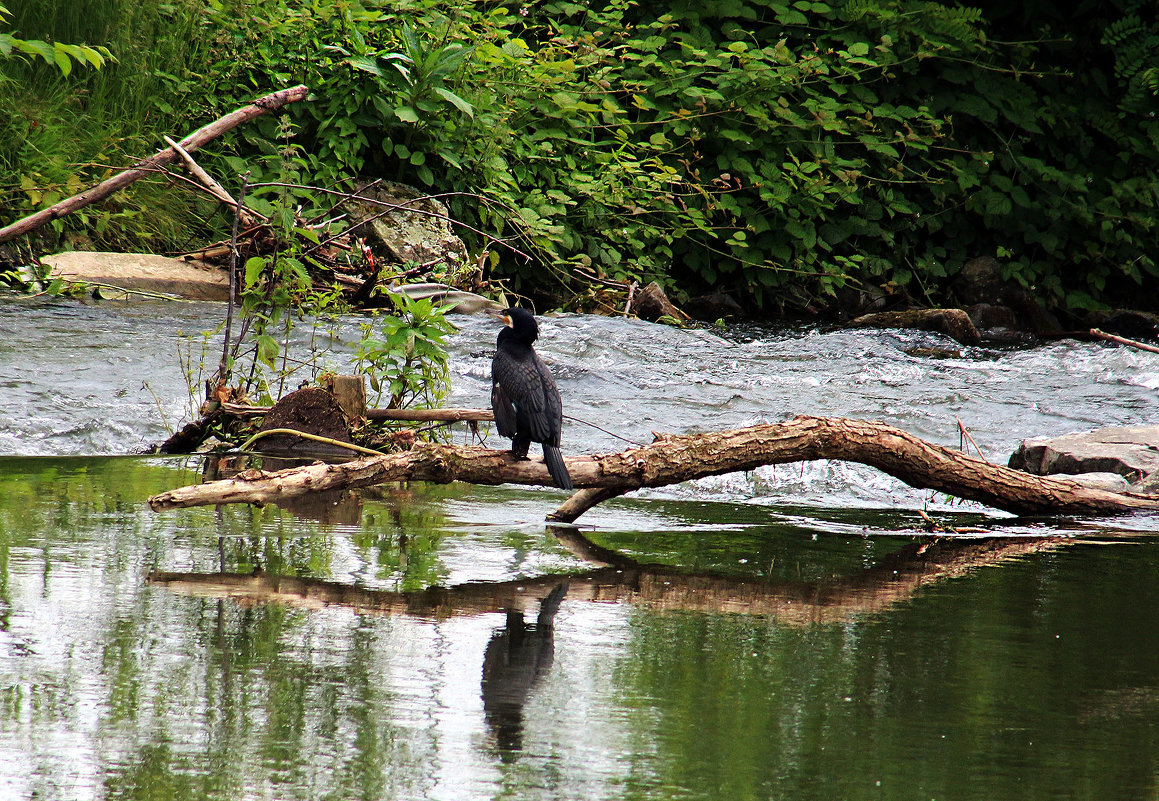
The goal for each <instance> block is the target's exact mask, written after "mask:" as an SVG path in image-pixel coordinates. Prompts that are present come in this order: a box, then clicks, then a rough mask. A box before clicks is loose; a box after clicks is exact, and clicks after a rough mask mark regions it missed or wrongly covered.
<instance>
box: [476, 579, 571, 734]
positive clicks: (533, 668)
mask: <svg viewBox="0 0 1159 801" xmlns="http://www.w3.org/2000/svg"><path fill="white" fill-rule="evenodd" d="M566 592H567V582H566V581H565V582H561V583H560V584H557V585H556V587H555V589H553V590H552V591H551V592H550V593H548V594H547V596H546V597H545V598H544V599H543V602H542V603H541V604H540V606H539V614H538V615H537V616H536V618H535V622H534V623H527V622H526V621H525V620H524V619H523V612H521V611H519V610H516V609H509V610H508V611H507V621H506V624H505V625H504V626H503V628H501V629H498V630H497V631H496V632H495V633H494V634H493V635H491V642H489V643H487V651H486V653H485V655H484V656H483V685H482V695H483V714H484V716H485V717H486V719H487V725H488V726H489V727H490V728H491V731H492V732H493V733H494V734H495V742H496V745H497V746H498V747H499V750H500V751H504V752H513V751H519V750H520V749H522V747H523V707H524V705H525V704H526V703H527V699H528V698H529V697H530V696H531V691H532V690H533V689H535V685H536V684H538V683H539V680H540V679H542V678H543V677H544V676H545V675H547V672H548V671H549V670H551V664H552V662H553V661H554V659H555V624H554V621H555V613H556V612H558V611H559V605H560V603H561V602H562V601H563V596H564V594H565V593H566Z"/></svg>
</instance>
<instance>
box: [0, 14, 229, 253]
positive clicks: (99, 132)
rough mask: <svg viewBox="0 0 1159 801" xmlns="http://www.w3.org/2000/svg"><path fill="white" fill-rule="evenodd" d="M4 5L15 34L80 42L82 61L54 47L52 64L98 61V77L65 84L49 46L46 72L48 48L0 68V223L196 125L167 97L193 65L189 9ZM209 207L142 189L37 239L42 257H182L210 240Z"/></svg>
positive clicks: (57, 224) (182, 195) (156, 182)
mask: <svg viewBox="0 0 1159 801" xmlns="http://www.w3.org/2000/svg"><path fill="white" fill-rule="evenodd" d="M9 6H11V10H12V11H13V18H12V21H11V24H12V26H13V28H14V34H15V33H19V35H20V37H21V38H23V39H27V40H37V41H43V42H56V43H60V42H70V41H78V42H79V41H83V42H88V43H89V44H88V45H86V47H88V48H89V50H91V51H92V52H91V53H90V52H87V51H76V50H73V49H70V48H71V46H64V45H61V46H60V47H61V48H62V49H61V50H60V51H59V52H60V53H61V54H62V56H61V58H62V59H64V58H67V59H71V60H73V61H79V62H81V63H86V64H89V65H91V64H93V63H94V62H95V61H99V60H101V59H103V62H102V63H103V66H102V68H101V69H99V70H96V69H89V70H84V71H80V70H76V69H73V71H72V72H71V74H70V75H68V76H67V77H66V76H65V75H63V74H62V68H63V61H61V60H58V59H57V55H56V54H57V52H58V49H57V45H55V44H53V45H52V46H51V50H52V53H53V56H52V60H51V61H50V60H49V59H48V53H49V51H48V50H47V49H41V52H40V53H39V54H38V55H37V56H36V57H35V58H24V59H17V58H8V59H4V58H0V172H2V173H3V174H4V175H5V176H6V177H5V179H4V180H3V181H0V221H3V222H11V221H12V220H15V219H17V218H19V217H21V216H24V215H25V214H27V213H29V212H31V211H34V210H36V209H39V208H43V207H44V206H47V205H50V204H52V203H54V202H56V201H59V200H61V199H63V198H65V197H68V196H70V195H72V194H75V193H76V192H79V191H80V190H81V189H83V188H85V187H86V186H88V185H91V184H93V183H96V182H97V181H99V180H101V179H103V178H106V177H108V176H109V174H110V170H115V169H119V168H122V167H125V166H128V165H129V164H131V163H132V162H134V161H136V160H137V159H139V158H141V157H142V156H144V155H147V154H148V153H150V152H153V151H154V150H155V149H156V148H157V147H158V146H160V145H161V144H162V142H161V135H162V134H165V133H168V134H174V133H177V135H180V133H179V132H180V127H181V126H183V125H191V126H192V128H195V127H197V126H198V125H200V124H201V123H200V122H195V121H194V120H193V119H183V117H182V114H183V113H184V112H185V111H186V109H185V108H183V107H180V105H179V104H176V103H174V96H173V93H172V92H171V91H170V90H169V89H168V83H169V78H170V77H171V76H172V75H174V74H175V73H180V72H184V71H185V65H186V64H187V63H196V62H197V60H198V58H199V56H198V52H199V48H200V41H201V40H200V38H199V37H197V36H195V35H192V32H193V31H194V30H195V28H196V20H197V19H198V17H199V11H198V7H199V6H200V3H199V2H195V0H178V2H170V0H94V2H88V3H85V4H84V13H77V9H76V6H75V4H74V3H72V2H70V1H69V0H37V2H33V3H20V4H15V5H13V4H9ZM46 47H47V46H46ZM42 56H43V57H42ZM98 57H99V58H98ZM194 111H195V110H194ZM179 112H180V113H179ZM192 128H191V129H192ZM215 208H216V206H215V205H212V204H208V203H206V202H204V201H202V200H201V199H199V198H196V197H194V196H192V195H191V194H190V193H186V192H174V191H173V190H172V187H168V186H165V181H164V179H161V178H158V179H146V180H145V181H140V182H138V183H136V184H134V185H133V186H131V187H129V188H127V189H125V190H122V191H121V192H118V193H117V194H116V195H115V196H114V197H113V198H112V199H110V200H109V201H106V202H105V203H103V204H102V205H101V206H99V207H97V206H94V207H88V208H86V209H84V210H82V211H81V212H79V213H76V214H73V215H69V216H67V217H64V218H61V219H58V220H54V221H53V222H52V223H51V226H46V227H45V228H43V229H41V230H40V231H38V232H37V234H36V236H37V238H38V239H39V240H40V242H41V243H42V244H41V247H42V248H43V249H44V250H46V251H47V250H49V249H55V248H60V247H65V248H69V247H72V248H77V249H85V248H92V249H106V250H156V251H163V250H188V249H191V248H193V247H196V246H199V245H201V244H203V243H204V242H205V240H206V238H207V237H208V236H209V233H208V231H207V224H206V219H207V218H208V217H209V216H210V215H211V214H212V213H213V211H214V210H215Z"/></svg>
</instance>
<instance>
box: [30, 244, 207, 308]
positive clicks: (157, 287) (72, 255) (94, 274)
mask: <svg viewBox="0 0 1159 801" xmlns="http://www.w3.org/2000/svg"><path fill="white" fill-rule="evenodd" d="M41 261H42V262H44V263H45V264H47V265H49V266H50V267H51V268H52V271H51V273H50V275H51V277H52V278H60V279H62V280H64V281H67V282H71V283H83V284H100V285H102V286H106V287H117V288H120V289H124V290H127V291H130V292H132V291H138V292H150V293H158V294H164V295H174V296H176V297H180V298H187V299H189V300H216V301H225V300H229V273H228V272H227V271H226V270H222V269H221V268H219V267H215V266H213V265H210V264H206V263H205V262H201V261H185V260H184V259H171V258H169V257H167V256H154V255H152V254H149V253H101V252H89V251H83V252H82V251H68V252H65V253H57V254H55V255H53V256H44V257H42V258H41Z"/></svg>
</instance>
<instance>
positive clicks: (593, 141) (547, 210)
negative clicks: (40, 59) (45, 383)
mask: <svg viewBox="0 0 1159 801" xmlns="http://www.w3.org/2000/svg"><path fill="white" fill-rule="evenodd" d="M48 1H49V0H46V2H48ZM114 2H117V0H108V3H110V4H112V3H114ZM172 8H173V7H171V6H165V7H164V9H163V8H162V7H160V6H158V7H156V8H154V9H153V11H154V12H155V16H156V17H157V18H159V19H161V20H163V21H168V23H170V24H171V25H172V30H175V31H176V30H181V24H189V25H192V26H193V30H194V31H195V33H192V34H189V35H187V36H186V37H185V39H186V40H188V41H189V42H196V45H193V44H190V45H189V46H188V47H187V48H186V49H185V50H184V51H182V52H181V53H177V52H176V49H174V52H173V56H174V59H173V62H172V64H171V66H170V67H168V68H162V69H158V68H155V67H154V68H150V69H147V70H145V72H146V73H148V74H150V75H154V76H158V75H159V76H163V77H161V78H158V79H157V80H160V81H162V82H163V90H159V89H158V88H157V86H156V84H154V85H153V88H152V89H151V90H150V94H149V97H150V101H149V103H150V104H151V105H152V106H154V107H158V108H159V107H160V105H161V104H167V105H168V107H169V109H170V111H173V112H179V113H181V114H182V115H184V117H185V119H187V120H188V125H186V126H185V127H188V128H192V127H194V125H195V122H196V123H200V122H204V121H206V120H208V119H212V118H214V117H216V116H219V115H220V114H222V113H224V112H226V111H229V110H231V109H233V108H235V107H237V106H238V105H239V104H241V103H243V102H247V101H249V100H251V99H252V98H253V97H254V96H256V95H259V94H262V93H265V92H268V91H270V90H272V89H276V88H280V87H284V86H288V85H291V84H295V83H305V84H306V85H308V86H309V87H310V88H311V90H312V97H311V99H310V101H309V102H306V103H300V104H295V106H293V107H292V108H290V109H289V114H290V115H291V116H292V121H293V128H294V132H293V136H294V142H295V144H296V145H297V146H298V149H297V150H296V152H295V155H294V156H293V158H294V160H295V162H296V166H297V169H298V170H299V171H300V172H301V173H302V174H303V175H306V176H308V177H309V180H304V181H300V182H299V183H309V184H315V185H323V186H332V185H337V184H338V183H340V182H342V181H344V180H347V179H349V178H350V177H352V176H356V175H360V176H364V177H386V178H391V179H395V180H401V181H404V182H408V183H413V184H416V185H420V186H425V187H431V188H432V191H436V190H449V189H452V188H453V189H454V190H456V191H455V192H453V193H450V195H449V196H448V197H447V198H446V199H445V201H446V202H447V204H448V205H449V207H450V209H451V213H452V216H454V217H456V218H458V219H460V220H463V221H465V222H468V223H470V224H471V225H472V227H473V228H474V229H476V231H478V232H479V233H478V234H476V236H475V240H474V241H473V242H472V243H471V244H472V246H473V247H475V248H477V249H479V250H482V249H483V248H487V247H490V246H491V244H492V242H493V240H502V241H504V242H514V243H518V246H519V248H520V249H521V250H522V251H524V252H528V253H531V254H532V255H533V257H534V258H533V259H531V260H527V259H522V258H515V257H513V256H512V255H510V254H508V253H502V252H500V251H499V250H498V249H493V253H494V254H495V255H494V258H493V262H492V275H491V278H492V279H497V278H498V279H504V280H506V281H508V282H509V284H510V286H511V287H512V288H513V289H514V290H516V291H521V292H524V293H528V292H535V291H540V292H543V291H547V292H550V293H551V294H553V295H554V297H555V298H556V299H557V300H558V299H566V298H567V297H568V296H569V294H571V293H576V294H575V296H576V297H579V296H580V295H581V294H582V292H583V290H584V288H585V287H586V286H588V282H589V281H590V280H591V279H593V278H594V279H596V280H597V281H599V280H605V279H606V280H611V281H616V282H629V281H639V282H645V281H649V280H653V279H656V280H659V281H660V282H661V283H662V284H664V285H665V286H666V287H667V288H668V289H669V290H676V292H677V296H678V298H679V296H680V295H681V294H684V293H687V294H693V293H697V292H700V291H703V290H707V289H728V290H734V291H737V292H739V293H740V294H742V295H743V296H745V297H748V298H751V299H752V300H753V301H755V302H756V303H758V304H760V305H762V306H763V307H764V308H766V309H768V310H770V311H773V310H777V309H785V310H790V309H800V308H806V307H809V308H817V307H821V306H824V305H826V304H827V303H830V302H832V298H833V297H834V296H835V295H836V294H837V293H838V292H839V291H840V290H842V289H843V288H847V287H859V286H878V287H883V288H884V289H885V290H886V291H888V292H894V293H904V294H908V295H910V296H912V297H915V298H917V299H919V300H928V301H930V302H942V301H943V300H945V298H946V293H947V288H948V286H949V284H950V279H952V277H953V276H954V274H955V273H956V272H957V270H958V268H959V267H960V266H961V265H962V264H963V263H965V262H966V261H967V260H969V259H970V258H973V257H975V256H979V255H999V254H1003V255H1002V258H1003V261H1004V262H1005V264H1006V266H1007V269H1008V273H1009V275H1010V276H1011V277H1013V278H1015V279H1016V280H1018V281H1020V282H1022V283H1024V284H1025V285H1026V286H1028V287H1033V288H1036V289H1037V290H1038V291H1039V292H1040V293H1041V294H1044V295H1045V296H1046V299H1047V300H1048V301H1051V302H1054V303H1056V304H1058V305H1060V306H1071V307H1076V308H1077V307H1081V306H1083V305H1089V304H1091V303H1099V302H1114V301H1115V300H1121V299H1134V296H1135V295H1136V294H1137V288H1138V287H1140V286H1143V285H1144V284H1145V283H1146V282H1147V281H1149V280H1154V278H1155V277H1156V276H1157V275H1159V267H1157V266H1156V262H1155V258H1154V254H1153V253H1152V252H1151V250H1152V248H1151V247H1150V244H1151V243H1152V242H1153V240H1154V235H1155V219H1156V204H1157V202H1159V198H1157V196H1156V192H1155V189H1154V179H1153V176H1154V174H1155V173H1156V167H1157V165H1159V128H1157V125H1159V122H1157V121H1156V119H1155V116H1154V110H1155V107H1156V94H1155V91H1156V88H1157V87H1159V66H1157V64H1156V61H1155V59H1156V56H1155V54H1156V52H1159V48H1157V47H1156V46H1155V43H1156V37H1157V36H1159V33H1157V29H1156V27H1155V25H1156V23H1155V22H1154V14H1153V13H1151V11H1152V9H1151V7H1150V4H1149V3H1146V2H1144V0H1127V2H1125V3H1123V4H1122V5H1121V7H1119V8H1111V7H1096V5H1092V6H1089V7H1083V9H1081V10H1080V11H1079V12H1076V13H1075V14H1071V13H1070V12H1069V11H1068V12H1067V13H1066V14H1062V13H1057V12H1059V9H1058V8H1055V7H1054V6H1052V5H1050V4H1049V3H1035V4H1031V5H1030V6H1028V7H1026V9H1025V10H1024V12H1023V14H1022V16H1021V17H1018V16H1017V15H1016V14H1015V12H1012V11H1011V10H1010V9H1009V8H1008V7H1006V6H1000V5H998V4H995V5H994V6H993V7H986V6H983V7H981V8H963V7H959V6H955V5H949V4H942V3H937V2H926V1H925V0H843V1H842V2H814V1H813V0H791V1H790V0H699V1H698V2H693V0H679V1H678V2H675V3H671V4H668V5H667V6H665V7H664V9H662V10H660V11H657V10H656V9H654V8H653V7H650V6H647V5H641V4H638V3H635V2H631V1H630V0H609V1H608V2H606V3H602V4H595V5H593V4H580V3H573V2H567V1H566V0H546V1H543V2H538V3H532V4H527V5H523V6H520V7H515V6H506V5H498V4H470V5H465V6H464V5H463V4H453V3H449V2H445V1H444V0H399V2H391V3H385V2H378V1H377V0H361V1H360V0H314V2H311V3H309V4H301V3H294V2H290V0H261V1H260V2H259V0H211V2H209V3H208V4H205V5H199V6H198V7H197V9H196V13H192V14H191V13H190V9H191V8H192V6H189V7H186V6H181V5H179V6H177V7H176V8H177V9H179V10H181V9H184V10H183V11H182V13H180V14H179V13H176V12H174V11H173V10H172ZM165 9H170V10H168V11H166V10H165ZM516 9H518V10H516ZM122 10H123V11H124V13H125V14H126V15H131V14H132V13H135V12H133V11H131V10H130V9H129V8H128V7H127V6H124V7H122ZM181 20H184V21H185V22H184V23H182V22H181ZM996 20H1000V24H999V23H998V22H996ZM1048 25H1049V26H1051V27H1047V26H1048ZM998 29H1001V30H1002V32H1003V35H1002V37H1000V38H1002V39H1004V40H1008V41H1015V42H1017V43H1015V44H1002V43H997V42H995V41H994V39H995V38H999V37H996V36H995V31H996V30H998ZM21 30H24V28H22V29H21ZM76 33H79V31H78V32H76ZM1007 34H1009V35H1007ZM73 40H78V41H79V40H85V41H92V37H88V36H80V37H77V36H74V37H73ZM107 46H108V47H109V50H110V52H111V53H112V54H113V55H115V56H116V57H117V58H118V59H120V60H121V63H120V64H117V65H109V66H107V67H106V69H103V70H101V72H100V75H101V76H102V78H103V77H104V76H105V75H106V74H109V75H110V76H111V75H112V74H113V73H117V74H118V75H120V76H122V77H123V78H126V79H127V77H126V76H127V73H125V72H122V71H121V69H120V68H121V66H122V65H123V63H124V60H125V59H126V58H127V57H128V56H127V53H128V52H129V51H127V50H122V49H118V47H114V46H113V45H112V44H108V45H107ZM239 54H242V55H243V56H244V57H239ZM57 77H59V76H57ZM74 77H75V75H74ZM133 88H134V90H136V89H137V87H135V86H134V87H133ZM144 88H145V87H144V85H143V84H142V86H141V89H144ZM130 94H131V95H132V96H137V95H138V94H139V93H138V92H137V91H134V92H132V93H130ZM0 99H2V98H0ZM61 103H62V101H60V100H57V101H55V107H59V108H63V107H64V106H63V105H61ZM30 108H31V109H33V111H32V112H31V113H33V114H38V112H37V111H36V109H37V106H36V104H35V103H32V104H29V105H24V106H17V105H16V104H10V105H9V107H8V110H9V111H10V113H9V114H7V115H0V120H4V121H3V122H0V163H5V164H6V166H9V167H11V168H12V169H10V170H9V173H10V174H13V175H15V176H19V178H18V180H19V182H20V185H19V186H18V187H16V186H14V187H11V188H10V190H9V191H10V193H11V194H10V195H9V198H12V197H16V198H22V202H23V204H24V205H25V206H30V205H35V204H37V203H47V202H49V201H50V200H51V199H53V198H57V197H59V196H61V195H62V194H63V193H64V192H65V191H67V189H68V187H69V186H76V185H77V183H78V180H74V179H77V178H79V176H78V175H77V174H76V171H75V170H73V171H71V172H70V171H69V170H67V169H61V168H60V167H59V162H56V163H54V165H55V166H53V167H52V169H50V168H49V166H48V165H45V164H44V161H43V159H42V158H41V157H40V156H39V155H37V152H43V151H44V147H41V145H45V144H47V145H48V148H49V149H51V148H52V146H53V144H52V143H53V141H59V140H60V139H61V138H62V137H64V136H67V135H68V134H69V130H70V129H69V124H68V123H67V122H66V121H65V120H66V118H65V116H64V115H63V114H58V115H56V116H48V117H47V119H46V122H47V123H48V124H46V125H43V126H42V127H41V128H40V129H39V131H38V132H37V133H35V134H34V135H33V136H32V137H30V138H28V139H27V141H28V142H29V144H28V145H26V146H21V145H15V146H14V143H19V142H20V141H21V138H20V132H19V131H17V130H16V129H17V128H18V127H19V126H21V125H24V127H25V129H28V127H29V126H27V125H25V124H24V123H23V122H22V115H28V114H29V113H30V112H29V111H28V109H30ZM147 116H148V115H141V119H145V118H146V117H147ZM4 126H8V131H10V132H11V133H8V132H5V131H4V130H3V128H4ZM280 126H282V123H279V121H278V120H274V119H268V118H260V119H258V120H256V121H255V122H253V123H251V124H249V125H247V126H245V127H243V128H241V129H238V130H237V131H235V132H233V133H231V134H230V135H228V136H226V137H223V139H222V140H220V141H219V142H217V143H215V146H214V147H213V148H211V149H207V150H206V151H203V157H202V158H203V163H205V164H206V165H207V166H209V167H210V168H211V171H213V172H216V173H218V174H219V175H231V174H237V173H241V172H245V171H249V172H251V175H252V180H253V181H254V182H255V183H268V182H273V181H274V180H275V179H276V176H277V175H278V173H279V170H280V166H279V164H280V161H281V160H282V158H283V156H282V154H280V153H279V152H278V149H279V147H283V146H284V145H278V144H275V143H276V142H278V141H279V139H280V138H282V137H284V130H282V128H281V127H280ZM172 128H173V126H172V123H171V120H167V124H166V126H165V130H166V132H171V131H172ZM45 131H51V132H52V136H51V138H44V132H45ZM13 134H15V135H13ZM37 137H41V138H39V139H37ZM34 141H35V143H34ZM89 152H90V153H92V154H93V155H92V156H91V158H92V160H93V161H98V160H99V161H104V162H113V161H117V159H116V158H115V157H114V151H113V149H112V146H111V145H110V144H109V143H105V144H103V145H101V146H98V147H95V148H94V147H90V148H89ZM97 154H99V155H97ZM81 160H82V159H74V160H73V161H74V162H75V161H81ZM122 161H123V159H122ZM29 165H32V166H29ZM70 181H72V183H71V184H70V183H69V182H70ZM287 192H288V194H290V195H292V196H293V198H294V200H295V202H296V204H297V205H298V206H300V207H301V208H302V209H303V213H304V214H305V216H311V214H312V213H315V212H317V213H321V211H323V210H324V209H325V207H326V206H325V204H326V203H327V202H328V201H327V200H326V199H325V198H321V197H314V196H311V194H310V193H309V192H307V191H304V190H288V191H283V190H277V189H275V188H272V187H267V188H265V189H262V190H259V192H258V194H257V198H256V201H255V202H258V203H262V202H267V203H269V204H270V206H271V207H276V206H278V205H279V204H281V205H282V206H283V207H286V204H285V202H284V201H285V200H286V198H284V197H281V196H280V195H285V194H287ZM140 211H141V209H140V206H139V205H134V204H133V203H132V202H126V203H125V205H124V206H122V207H121V208H116V207H114V208H113V209H112V210H111V211H109V212H108V215H109V216H111V217H115V215H117V214H126V215H134V216H131V217H129V218H122V219H121V221H120V222H117V223H116V224H114V223H111V222H106V223H104V225H105V226H106V230H107V231H110V234H109V235H110V237H112V238H121V239H124V240H128V239H132V238H134V237H137V238H141V237H143V236H145V235H146V234H144V233H142V232H141V231H139V230H137V229H138V228H143V227H144V226H145V225H146V218H147V217H151V216H155V215H142V214H140ZM181 213H182V214H183V215H186V218H188V217H190V216H192V217H193V218H195V219H197V220H198V221H199V223H198V224H199V225H206V224H216V225H217V226H218V229H219V231H220V230H221V228H222V227H223V226H224V224H225V222H226V221H224V220H222V219H221V218H220V217H219V218H217V220H216V221H215V222H214V223H207V222H205V221H204V219H203V218H204V212H203V211H201V210H199V209H185V210H182V211H181ZM99 216H100V215H94V218H93V219H90V220H88V221H79V222H81V223H82V224H83V225H84V226H86V230H91V229H92V228H94V227H95V226H94V225H93V220H95V219H97V218H98V217H99ZM64 224H66V225H73V224H75V222H69V223H64ZM152 236H153V237H154V239H161V238H163V237H162V236H161V235H160V234H152ZM577 302H578V301H577Z"/></svg>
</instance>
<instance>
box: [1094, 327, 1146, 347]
mask: <svg viewBox="0 0 1159 801" xmlns="http://www.w3.org/2000/svg"><path fill="white" fill-rule="evenodd" d="M1091 336H1093V337H1097V338H1099V339H1105V340H1107V341H1108V342H1118V343H1119V344H1120V345H1126V346H1127V347H1129V348H1135V349H1136V350H1145V351H1147V352H1148V353H1159V348H1157V347H1155V346H1154V345H1148V344H1146V343H1144V342H1137V341H1135V340H1134V339H1127V338H1126V337H1121V336H1117V335H1115V334H1108V333H1107V332H1106V331H1100V330H1099V329H1097V328H1092V329H1091Z"/></svg>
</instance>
